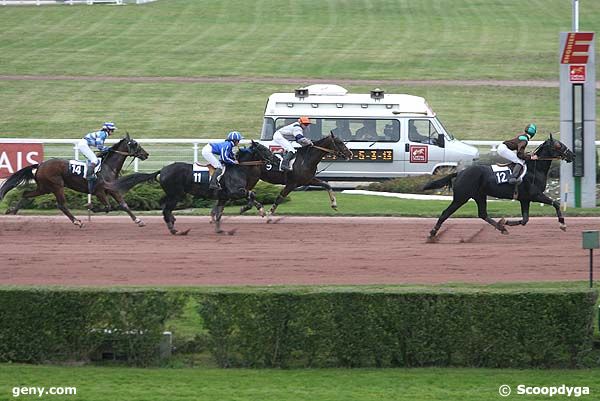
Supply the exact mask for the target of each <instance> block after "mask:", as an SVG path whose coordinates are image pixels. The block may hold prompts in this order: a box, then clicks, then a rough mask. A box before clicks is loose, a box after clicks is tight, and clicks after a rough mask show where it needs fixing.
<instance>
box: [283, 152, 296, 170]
mask: <svg viewBox="0 0 600 401" xmlns="http://www.w3.org/2000/svg"><path fill="white" fill-rule="evenodd" d="M294 156H295V153H294V152H290V151H288V152H285V154H284V155H283V159H282V160H281V171H292V168H291V167H290V161H291V160H292V159H293V158H294Z"/></svg>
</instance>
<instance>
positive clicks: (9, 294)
mask: <svg viewBox="0 0 600 401" xmlns="http://www.w3.org/2000/svg"><path fill="white" fill-rule="evenodd" d="M184 301H185V297H184V296H183V295H182V294H178V293H173V292H164V291H154V290H146V291H125V290H124V291H106V290H104V291H102V290H51V289H47V290H46V289H2V290H0V361H4V362H6V361H12V362H33V363H40V362H46V361H63V360H89V359H90V358H91V356H92V355H93V354H94V353H95V352H96V351H97V350H98V348H99V347H100V346H101V345H102V344H103V343H105V342H106V341H107V340H109V341H110V342H111V344H112V347H113V349H114V350H115V352H116V353H119V354H122V355H125V357H126V360H127V362H129V363H131V364H135V365H149V364H153V363H155V362H156V360H157V358H158V353H157V347H158V344H159V341H160V339H161V337H162V333H163V331H164V324H165V321H166V320H167V319H168V318H170V317H171V316H174V315H176V314H178V313H179V312H180V311H181V309H182V307H183V303H184Z"/></svg>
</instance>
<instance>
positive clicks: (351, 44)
mask: <svg viewBox="0 0 600 401" xmlns="http://www.w3.org/2000/svg"><path fill="white" fill-rule="evenodd" d="M0 16H1V18H2V28H0V32H1V34H2V41H1V42H0V51H1V52H2V63H0V75H16V74H19V75H47V76H48V79H47V80H41V81H38V80H35V81H0V103H1V104H2V105H3V113H1V115H0V137H13V136H16V137H35V138H53V137H56V138H58V137H60V138H70V137H73V136H75V137H79V136H81V135H82V134H84V133H86V132H88V131H90V130H92V129H97V127H98V126H99V124H101V122H102V121H104V120H108V119H110V120H115V121H116V122H117V124H119V125H120V126H122V127H124V128H126V129H128V130H130V131H131V132H132V133H133V134H134V135H136V136H138V137H186V138H194V137H199V138H218V137H222V136H223V135H224V134H225V133H226V132H228V131H229V130H231V129H238V130H240V131H242V132H244V133H245V134H246V136H247V137H249V138H257V137H258V135H259V130H260V126H261V122H262V114H263V110H264V105H265V102H266V99H267V97H268V96H269V95H270V94H271V93H273V92H278V91H279V92H280V91H286V92H290V91H292V90H293V89H294V88H296V87H298V86H302V85H306V84H310V83H312V82H313V81H314V79H326V80H328V81H330V82H333V83H336V80H339V79H368V80H371V81H373V82H374V83H373V84H371V83H370V84H368V85H367V84H360V83H359V82H356V83H353V84H345V86H347V87H348V89H349V90H351V91H352V92H365V91H367V90H369V89H372V88H373V86H375V85H377V86H380V87H382V88H383V89H385V90H386V91H387V93H410V94H415V95H420V96H425V97H426V98H427V100H428V101H429V103H430V104H431V105H432V107H433V108H434V109H435V110H436V111H437V112H438V114H439V116H440V117H441V119H442V120H443V121H444V122H445V124H446V126H447V128H448V129H449V131H450V132H453V133H454V134H455V135H456V136H457V137H458V138H461V139H474V140H475V139H479V140H485V139H488V140H491V139H501V138H505V137H506V136H507V135H512V134H514V133H515V132H517V131H520V130H521V129H522V128H523V127H524V126H525V125H526V124H527V123H529V122H531V121H535V122H536V123H537V124H538V126H539V128H540V131H541V133H542V134H544V133H546V132H555V131H557V130H558V127H559V117H558V104H559V102H558V89H557V88H536V87H494V86H464V85H462V84H457V85H455V86H449V87H448V86H443V85H441V84H433V85H430V86H410V85H403V84H399V83H397V82H396V83H393V80H407V79H412V80H436V79H450V80H473V79H476V80H487V79H503V80H521V81H524V80H531V79H533V80H550V81H554V82H558V46H559V43H558V38H559V32H561V31H568V30H570V29H571V2H570V1H568V0H531V1H522V0H505V1H501V2H493V1H473V0H420V1H407V0H404V1H396V0H383V1H377V2H364V1H362V0H331V1H327V2H323V1H321V0H305V1H302V2H293V1H292V2H290V1H285V0H267V1H259V2H247V1H244V0H230V1H213V0H168V1H158V2H154V3H149V4H146V5H137V6H136V5H128V6H125V7H102V6H94V7H88V6H47V7H2V8H1V9H0ZM580 29H581V30H590V31H596V32H598V31H600V2H597V1H586V2H582V3H581V6H580ZM65 75H67V76H71V77H75V79H76V80H75V81H56V80H52V77H56V76H65ZM95 76H105V77H107V76H112V77H120V78H125V79H126V78H138V77H228V78H230V79H231V78H233V79H235V78H241V81H242V82H231V81H226V82H223V81H221V82H217V83H215V82H208V83H206V82H205V83H202V82H193V83H190V82H187V83H186V82H169V81H160V82H146V83H131V82H127V81H118V82H115V81H94V80H93V78H92V77H95ZM77 77H80V78H79V79H77ZM83 78H86V79H83ZM272 78H286V79H288V81H286V82H289V83H280V84H274V83H268V82H269V81H268V79H272ZM260 79H266V80H267V82H266V83H251V82H252V81H253V80H255V81H258V82H260V81H259V80H260ZM375 83H376V84H375Z"/></svg>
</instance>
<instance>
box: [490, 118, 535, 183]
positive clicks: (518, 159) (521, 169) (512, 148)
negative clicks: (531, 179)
mask: <svg viewBox="0 0 600 401" xmlns="http://www.w3.org/2000/svg"><path fill="white" fill-rule="evenodd" d="M536 132H537V127H536V126H535V124H529V125H528V126H527V127H525V130H524V132H523V134H521V135H517V136H516V137H514V138H513V139H509V140H508V141H504V142H502V143H501V144H500V145H498V149H497V152H498V155H499V156H502V157H503V158H505V159H507V160H510V161H511V162H513V163H515V167H514V168H513V171H512V175H511V177H510V179H509V180H508V183H509V184H517V182H518V179H519V176H520V175H521V173H523V175H525V173H527V166H526V165H525V161H526V160H537V158H538V157H537V155H530V154H528V153H525V148H526V147H527V143H528V142H529V140H530V139H531V138H533V137H534V135H535V133H536Z"/></svg>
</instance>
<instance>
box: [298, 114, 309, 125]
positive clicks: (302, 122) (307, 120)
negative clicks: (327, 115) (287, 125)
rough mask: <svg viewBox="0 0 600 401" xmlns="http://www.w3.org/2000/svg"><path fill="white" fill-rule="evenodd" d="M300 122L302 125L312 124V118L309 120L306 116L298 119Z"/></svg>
mask: <svg viewBox="0 0 600 401" xmlns="http://www.w3.org/2000/svg"><path fill="white" fill-rule="evenodd" d="M298 122H299V123H300V124H310V118H308V117H306V116H302V117H300V118H299V119H298Z"/></svg>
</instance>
